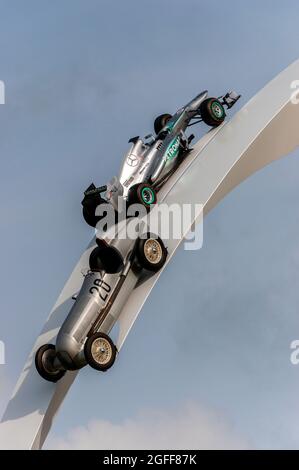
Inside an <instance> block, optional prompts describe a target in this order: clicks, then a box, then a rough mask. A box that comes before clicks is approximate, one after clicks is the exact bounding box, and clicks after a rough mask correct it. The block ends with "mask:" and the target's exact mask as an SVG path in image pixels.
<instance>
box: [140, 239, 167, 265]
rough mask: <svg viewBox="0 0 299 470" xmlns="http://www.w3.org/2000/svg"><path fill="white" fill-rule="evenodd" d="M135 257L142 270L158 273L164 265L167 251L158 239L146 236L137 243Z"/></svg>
mask: <svg viewBox="0 0 299 470" xmlns="http://www.w3.org/2000/svg"><path fill="white" fill-rule="evenodd" d="M136 257H137V260H138V262H139V264H140V266H141V267H142V268H144V269H147V270H149V271H152V272H158V271H159V270H160V269H161V268H162V267H163V265H164V264H165V261H166V258H167V249H166V247H165V245H164V243H163V241H162V240H161V238H160V237H156V238H155V237H154V236H153V235H151V234H147V238H145V239H143V238H140V239H139V240H138V242H137V249H136Z"/></svg>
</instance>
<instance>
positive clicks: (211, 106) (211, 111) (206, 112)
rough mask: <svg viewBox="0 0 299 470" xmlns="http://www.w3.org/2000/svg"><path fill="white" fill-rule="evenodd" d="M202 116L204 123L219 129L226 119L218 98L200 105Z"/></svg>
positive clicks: (209, 99) (207, 100) (210, 99)
mask: <svg viewBox="0 0 299 470" xmlns="http://www.w3.org/2000/svg"><path fill="white" fill-rule="evenodd" d="M200 114H201V117H202V120H203V122H205V123H206V124H207V125H208V126H211V127H217V126H220V124H221V123H222V122H223V121H224V119H225V109H224V107H223V105H222V104H221V103H220V101H219V100H217V98H208V99H206V100H204V101H203V102H202V103H201V105H200Z"/></svg>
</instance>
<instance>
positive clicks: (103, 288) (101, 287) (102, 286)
mask: <svg viewBox="0 0 299 470" xmlns="http://www.w3.org/2000/svg"><path fill="white" fill-rule="evenodd" d="M110 291H111V287H110V286H109V284H107V282H105V281H103V280H102V279H96V280H95V281H94V286H92V287H91V288H90V289H89V292H90V293H91V294H95V293H97V294H98V296H99V297H100V299H101V300H103V302H105V301H106V300H107V297H108V294H109V292H110Z"/></svg>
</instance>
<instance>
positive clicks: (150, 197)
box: [128, 183, 157, 211]
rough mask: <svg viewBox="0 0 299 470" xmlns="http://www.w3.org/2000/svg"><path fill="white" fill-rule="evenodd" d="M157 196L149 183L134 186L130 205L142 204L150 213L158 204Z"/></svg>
mask: <svg viewBox="0 0 299 470" xmlns="http://www.w3.org/2000/svg"><path fill="white" fill-rule="evenodd" d="M156 202H157V195H156V191H155V190H154V188H153V187H152V186H151V185H150V184H147V183H139V184H134V185H133V186H132V187H131V188H130V191H129V195H128V203H129V205H131V204H142V205H143V206H144V207H145V208H146V209H147V210H148V211H149V210H150V208H151V206H153V205H154V204H156Z"/></svg>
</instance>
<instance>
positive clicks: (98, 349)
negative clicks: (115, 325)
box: [91, 338, 113, 366]
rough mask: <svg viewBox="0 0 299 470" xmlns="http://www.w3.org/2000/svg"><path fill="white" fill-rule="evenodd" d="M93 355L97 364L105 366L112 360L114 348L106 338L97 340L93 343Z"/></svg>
mask: <svg viewBox="0 0 299 470" xmlns="http://www.w3.org/2000/svg"><path fill="white" fill-rule="evenodd" d="M91 355H92V357H93V359H94V360H95V362H97V363H98V364H100V365H102V366H104V365H106V364H108V363H109V362H110V361H111V359H112V355H113V351H112V346H111V344H110V343H109V341H108V340H107V339H106V338H97V339H95V340H94V342H93V343H92V346H91Z"/></svg>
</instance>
